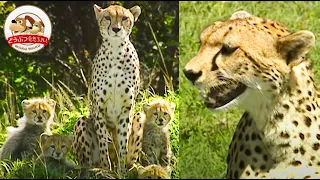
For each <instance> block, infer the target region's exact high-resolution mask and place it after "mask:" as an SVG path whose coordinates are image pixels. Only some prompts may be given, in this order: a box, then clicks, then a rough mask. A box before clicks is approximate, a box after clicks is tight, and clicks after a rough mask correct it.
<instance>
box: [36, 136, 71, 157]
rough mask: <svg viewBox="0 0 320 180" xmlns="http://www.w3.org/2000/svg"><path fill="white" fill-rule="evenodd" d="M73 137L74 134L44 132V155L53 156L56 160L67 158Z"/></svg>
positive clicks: (42, 145)
mask: <svg viewBox="0 0 320 180" xmlns="http://www.w3.org/2000/svg"><path fill="white" fill-rule="evenodd" d="M73 138H74V137H73V135H68V136H67V135H60V134H53V135H47V134H42V135H41V150H42V153H43V155H44V157H51V158H53V159H56V160H60V159H65V157H66V155H67V154H68V152H69V151H70V149H71V144H72V142H73Z"/></svg>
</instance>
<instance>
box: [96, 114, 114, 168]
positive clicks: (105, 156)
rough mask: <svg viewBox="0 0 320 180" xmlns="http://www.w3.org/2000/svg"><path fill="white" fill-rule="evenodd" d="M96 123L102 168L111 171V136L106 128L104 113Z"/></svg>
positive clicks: (97, 118) (97, 116)
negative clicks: (109, 144)
mask: <svg viewBox="0 0 320 180" xmlns="http://www.w3.org/2000/svg"><path fill="white" fill-rule="evenodd" d="M93 117H95V121H94V129H95V132H96V134H97V137H98V147H99V150H100V152H99V154H100V166H101V167H102V168H103V169H109V170H110V171H111V168H112V167H111V162H110V158H109V152H108V143H109V141H110V138H111V135H110V134H109V132H108V130H107V126H106V122H107V121H106V120H105V116H104V114H103V113H98V114H97V115H96V116H93Z"/></svg>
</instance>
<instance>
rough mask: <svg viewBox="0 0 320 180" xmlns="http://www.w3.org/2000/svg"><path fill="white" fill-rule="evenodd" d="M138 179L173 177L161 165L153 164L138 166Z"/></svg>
mask: <svg viewBox="0 0 320 180" xmlns="http://www.w3.org/2000/svg"><path fill="white" fill-rule="evenodd" d="M137 179H171V178H170V176H169V174H168V172H167V170H166V169H165V168H163V167H162V166H160V165H155V164H151V165H149V166H147V167H143V166H139V167H138V176H137Z"/></svg>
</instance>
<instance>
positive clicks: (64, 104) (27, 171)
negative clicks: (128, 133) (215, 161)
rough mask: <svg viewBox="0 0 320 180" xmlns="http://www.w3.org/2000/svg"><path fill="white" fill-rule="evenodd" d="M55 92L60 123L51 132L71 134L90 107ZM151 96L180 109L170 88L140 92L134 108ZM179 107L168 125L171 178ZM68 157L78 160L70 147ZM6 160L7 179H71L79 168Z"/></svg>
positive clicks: (1, 136) (176, 172)
mask: <svg viewBox="0 0 320 180" xmlns="http://www.w3.org/2000/svg"><path fill="white" fill-rule="evenodd" d="M59 94H60V93H57V95H56V96H54V99H55V101H56V102H57V107H56V108H57V113H56V118H55V122H57V123H58V124H59V126H58V127H56V128H54V129H53V130H52V132H53V133H54V134H66V135H68V134H73V126H74V124H75V122H76V121H77V119H78V118H79V117H81V116H88V115H89V110H88V106H87V100H86V98H81V97H72V96H66V95H67V94H65V95H63V98H61V97H60V98H59ZM154 98H163V99H165V100H167V101H170V102H174V103H175V104H176V109H179V104H180V103H179V95H177V94H175V93H173V92H172V93H171V92H169V93H168V95H167V96H165V97H162V96H156V95H151V94H150V93H148V92H147V91H146V90H144V91H141V94H140V96H138V99H137V104H136V107H135V111H136V112H137V111H143V107H142V106H143V104H144V103H147V102H150V101H152V99H154ZM178 119H179V111H178V110H176V111H175V114H174V120H173V121H172V122H171V123H170V125H169V131H170V139H171V149H172V151H173V154H174V157H173V158H172V161H171V163H172V165H171V167H172V170H173V171H172V174H171V177H172V178H179V170H178V167H179V120H178ZM6 137H7V132H6V131H5V130H3V131H2V132H0V147H2V146H3V143H4V141H5V139H6ZM68 159H70V160H72V161H75V162H76V163H77V164H78V162H77V159H76V157H75V155H74V152H73V151H71V152H70V153H69V155H68ZM7 162H8V161H2V162H1V165H0V167H1V166H3V167H8V170H9V172H8V173H7V174H6V175H3V174H2V172H1V173H0V177H5V178H9V179H16V178H19V179H21V178H22V179H24V178H37V179H38V178H44V179H55V178H62V179H70V178H79V177H80V174H81V172H80V171H79V170H70V171H65V170H64V169H62V168H59V167H57V168H54V167H50V168H47V167H46V166H45V165H44V164H43V163H42V162H40V161H34V160H29V159H28V160H27V159H24V160H21V161H19V160H18V161H15V162H13V166H10V167H9V166H8V164H11V163H7ZM87 178H90V179H92V178H94V176H93V174H88V176H87Z"/></svg>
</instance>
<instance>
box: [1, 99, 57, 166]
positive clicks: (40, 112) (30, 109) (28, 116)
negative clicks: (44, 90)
mask: <svg viewBox="0 0 320 180" xmlns="http://www.w3.org/2000/svg"><path fill="white" fill-rule="evenodd" d="M55 105H56V102H55V101H54V100H52V99H44V98H35V99H30V100H23V101H22V109H23V114H24V115H23V117H22V118H21V119H20V120H19V121H18V125H19V127H17V128H15V127H12V126H10V127H8V128H7V131H8V137H7V139H6V141H5V143H4V145H3V148H2V150H1V155H0V159H1V160H4V159H10V157H11V160H16V159H22V158H27V157H29V156H31V155H34V152H37V153H38V152H39V153H40V148H39V144H38V142H39V138H40V135H41V134H43V133H44V132H46V133H49V134H50V133H51V131H50V127H49V126H50V123H51V122H53V117H54V111H55Z"/></svg>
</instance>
